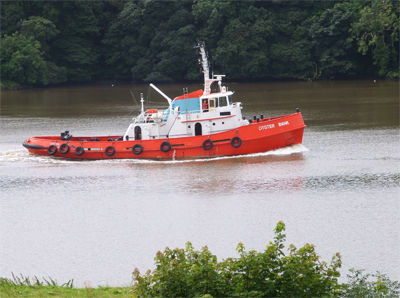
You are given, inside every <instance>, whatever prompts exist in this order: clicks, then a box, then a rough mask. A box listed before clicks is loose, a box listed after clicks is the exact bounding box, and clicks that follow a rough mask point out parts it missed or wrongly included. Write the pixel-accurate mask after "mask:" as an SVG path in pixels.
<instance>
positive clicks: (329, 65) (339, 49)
mask: <svg viewBox="0 0 400 298" xmlns="http://www.w3.org/2000/svg"><path fill="white" fill-rule="evenodd" d="M353 21H354V13H353V12H352V11H351V10H350V8H349V3H338V4H336V5H335V6H334V7H333V8H330V9H326V10H325V11H324V12H323V13H322V14H321V15H320V16H316V17H315V20H314V22H313V24H312V26H311V28H310V30H309V32H310V36H311V39H312V47H313V50H314V53H315V54H314V55H315V59H316V62H315V66H316V67H317V68H318V70H317V72H316V73H315V75H316V76H320V75H322V76H323V77H334V76H335V75H337V74H354V73H355V68H356V64H355V59H354V54H355V49H354V46H353V43H352V41H351V40H349V36H350V33H349V30H350V28H351V23H352V22H353Z"/></svg>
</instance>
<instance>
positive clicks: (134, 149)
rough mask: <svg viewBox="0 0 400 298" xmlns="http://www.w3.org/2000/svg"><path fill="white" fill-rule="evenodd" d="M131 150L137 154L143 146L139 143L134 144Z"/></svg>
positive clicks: (141, 150)
mask: <svg viewBox="0 0 400 298" xmlns="http://www.w3.org/2000/svg"><path fill="white" fill-rule="evenodd" d="M132 152H133V153H134V154H136V155H139V154H140V153H142V152H143V147H142V145H140V144H136V145H135V146H133V147H132Z"/></svg>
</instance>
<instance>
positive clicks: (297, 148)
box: [0, 144, 309, 164]
mask: <svg viewBox="0 0 400 298" xmlns="http://www.w3.org/2000/svg"><path fill="white" fill-rule="evenodd" d="M307 151H309V150H308V149H307V148H306V147H304V146H303V145H302V144H297V145H293V146H288V147H285V148H280V149H276V150H271V151H267V152H261V153H253V154H245V155H234V156H220V157H212V158H198V159H185V160H149V159H107V160H73V159H63V158H57V157H51V156H39V155H35V154H31V153H29V152H28V151H27V150H25V149H16V150H7V151H3V152H0V162H22V163H35V164H73V163H80V164H81V163H124V164H126V163H138V164H149V163H163V164H165V163H187V162H212V161H215V160H224V159H235V158H243V157H259V156H270V155H272V156H273V155H290V154H295V153H302V152H307Z"/></svg>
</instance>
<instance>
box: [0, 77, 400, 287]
mask: <svg viewBox="0 0 400 298" xmlns="http://www.w3.org/2000/svg"><path fill="white" fill-rule="evenodd" d="M159 87H160V88H161V89H162V90H163V91H164V92H165V93H166V94H167V95H169V96H171V97H174V96H177V95H179V94H181V92H182V87H185V86H181V85H165V86H159ZM188 87H189V91H194V90H196V89H198V88H201V86H200V85H190V86H188ZM228 87H229V89H230V90H235V91H236V95H235V96H236V99H235V100H236V101H242V102H243V104H244V110H243V112H244V114H245V115H246V116H247V117H248V118H250V117H252V115H259V114H264V115H265V117H270V116H277V115H280V114H286V113H292V112H294V111H295V109H296V108H297V107H298V108H300V109H301V111H302V114H303V117H304V120H305V122H306V124H307V128H306V130H305V134H304V142H303V145H297V146H294V147H290V148H284V149H280V150H276V151H273V152H268V153H263V154H255V155H250V156H238V157H227V158H217V159H212V160H194V161H162V162H159V161H135V160H112V161H66V160H61V159H54V158H50V157H38V156H33V155H30V154H28V152H27V150H26V149H24V148H23V147H22V145H21V143H22V142H23V141H24V140H25V139H26V138H28V137H30V136H34V135H58V134H59V133H60V132H61V131H64V130H70V132H71V133H72V134H73V135H76V136H79V135H98V134H103V135H108V134H123V133H124V131H125V129H126V127H127V125H128V123H129V121H130V118H131V117H132V115H133V114H134V113H136V112H133V108H134V100H133V99H132V97H131V94H130V90H131V91H132V93H133V94H134V95H135V97H136V100H138V99H139V93H140V92H144V93H145V96H146V97H147V93H148V87H147V86H144V85H139V86H127V85H123V86H115V87H111V86H89V87H88V86H80V87H68V88H52V89H43V90H28V91H18V92H2V93H1V135H0V191H1V203H0V204H1V205H0V206H1V209H0V231H1V240H0V251H1V256H0V257H1V258H0V276H2V277H11V276H12V272H13V273H15V274H22V275H24V276H38V277H39V278H40V277H46V278H47V277H51V278H52V279H55V280H57V281H59V282H60V283H63V282H66V281H68V280H69V279H74V280H75V282H76V285H78V286H84V285H91V286H97V285H110V286H125V285H129V284H130V282H131V272H132V271H133V270H134V268H136V267H137V268H139V269H140V270H141V271H142V272H143V273H144V272H145V271H146V270H147V269H153V268H154V257H155V254H156V252H157V251H158V250H163V249H164V248H165V247H166V246H169V247H171V248H174V247H180V248H183V247H184V246H185V243H186V242H187V241H191V242H192V243H193V245H194V246H195V248H197V249H200V248H201V247H202V246H205V245H207V246H208V247H209V248H210V250H211V252H213V253H214V254H216V255H217V256H218V257H219V259H222V258H226V257H234V256H237V254H236V251H235V248H236V246H237V244H238V243H239V242H243V243H244V244H245V246H246V248H247V249H248V250H250V249H256V250H263V249H264V248H265V246H266V245H267V243H268V242H269V241H270V240H272V239H273V229H274V227H275V225H276V223H277V222H278V221H280V220H283V221H284V222H285V223H286V227H287V230H286V234H287V242H286V245H287V247H288V246H289V244H291V243H293V244H294V245H295V246H296V247H298V248H299V247H301V246H302V245H304V244H305V243H313V244H315V245H316V250H317V252H318V254H319V255H320V256H321V258H322V260H324V261H327V262H329V261H330V259H331V257H332V256H333V255H334V254H335V253H336V252H340V253H341V255H342V257H343V267H342V269H341V272H342V275H343V276H345V274H346V272H347V271H348V269H349V268H352V267H355V268H357V269H360V268H363V269H366V270H367V271H368V272H375V271H376V270H379V271H380V272H382V273H386V274H388V275H389V277H390V278H392V279H394V280H400V272H399V268H400V252H399V243H400V236H399V224H400V216H399V213H400V212H399V209H400V208H399V207H400V203H399V189H400V179H399V178H400V173H399V165H400V162H399V161H400V157H399V131H398V128H399V83H398V82H377V83H373V82H370V81H352V82H342V81H339V82H316V83H305V82H304V83H303V82H280V83H275V82H274V83H257V84H228ZM151 101H154V102H160V103H163V104H165V100H163V99H162V98H161V97H160V96H158V95H157V94H155V92H154V91H152V93H151ZM344 280H345V279H343V281H344Z"/></svg>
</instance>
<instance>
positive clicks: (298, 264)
mask: <svg viewBox="0 0 400 298" xmlns="http://www.w3.org/2000/svg"><path fill="white" fill-rule="evenodd" d="M284 231H285V224H284V223H283V222H279V223H278V224H277V226H276V228H275V237H274V241H273V242H270V243H269V244H268V245H267V247H266V249H265V251H263V252H257V251H254V250H251V251H248V252H247V251H246V250H245V247H244V245H243V244H242V243H239V244H238V246H237V251H238V253H239V257H238V258H228V259H226V260H223V261H221V262H218V261H217V257H216V256H215V255H213V254H212V253H211V252H210V251H209V250H208V248H207V247H203V248H202V250H201V251H196V250H194V248H193V246H192V244H191V243H190V242H188V243H187V244H186V248H185V249H178V248H176V249H173V250H171V249H169V248H168V247H167V248H166V249H165V251H164V252H163V253H162V252H158V253H157V255H156V258H155V261H156V269H154V270H153V271H150V270H149V271H147V272H146V274H144V275H141V274H140V272H139V270H137V269H135V271H134V272H133V279H134V286H133V293H134V294H135V295H136V296H137V297H200V296H203V295H205V294H209V295H211V296H212V297H226V296H229V297H323V296H327V295H328V294H330V293H332V292H334V291H336V290H338V289H339V288H340V287H339V285H338V280H337V277H339V275H340V274H339V272H338V268H340V266H341V257H340V254H339V253H338V254H336V255H335V256H333V258H332V261H331V263H330V265H329V266H328V265H327V264H326V263H325V262H321V261H320V258H319V256H318V255H317V254H316V252H315V247H314V246H313V245H310V244H306V245H305V246H304V247H302V248H300V249H297V248H296V247H295V246H293V245H291V246H290V247H289V254H288V255H285V253H284V251H283V250H284V242H285V240H286V235H285V234H284Z"/></svg>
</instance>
